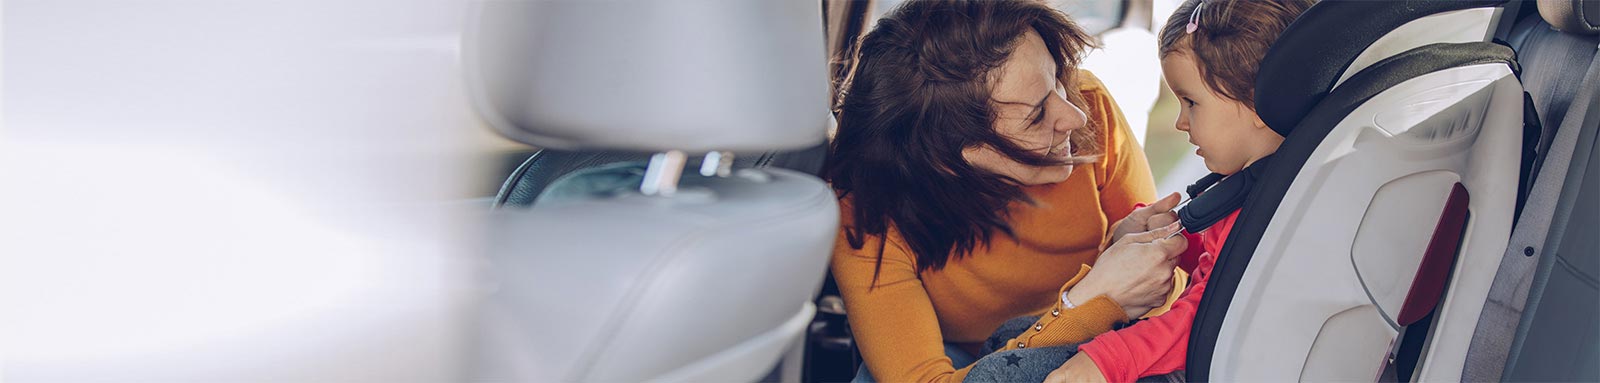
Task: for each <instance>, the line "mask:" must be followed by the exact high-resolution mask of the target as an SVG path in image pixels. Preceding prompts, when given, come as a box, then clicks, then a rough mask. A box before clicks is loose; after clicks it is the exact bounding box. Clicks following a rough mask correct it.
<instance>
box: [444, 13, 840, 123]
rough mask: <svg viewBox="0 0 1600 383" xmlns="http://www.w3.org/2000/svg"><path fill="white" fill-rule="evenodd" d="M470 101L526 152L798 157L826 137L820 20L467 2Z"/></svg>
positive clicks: (816, 17) (466, 63)
mask: <svg viewBox="0 0 1600 383" xmlns="http://www.w3.org/2000/svg"><path fill="white" fill-rule="evenodd" d="M469 9H471V11H472V14H471V15H470V16H469V19H468V20H469V21H468V23H469V25H468V26H467V27H466V28H465V29H466V33H465V34H464V35H463V39H462V66H463V71H464V72H465V75H466V79H465V82H466V88H467V93H468V94H469V99H470V102H471V103H472V104H473V107H474V109H476V111H477V112H478V114H479V115H480V116H481V117H482V118H483V120H484V121H485V122H486V123H487V124H488V125H490V126H491V127H493V128H494V129H495V130H497V131H499V132H500V133H501V134H503V135H505V136H507V137H509V138H512V139H515V140H518V141H522V142H524V143H528V144H531V145H534V146H540V147H546V148H557V149H568V150H573V149H614V150H634V151H643V152H654V151H665V150H683V151H688V152H707V151H712V150H719V151H736V152H761V151H769V150H788V149H800V148H806V147H810V146H813V145H816V144H817V143H819V142H822V140H823V139H824V137H825V134H826V129H827V124H828V121H827V120H828V117H829V115H828V105H827V102H828V94H827V92H828V82H827V55H826V54H825V53H824V34H823V31H822V22H821V20H822V15H821V9H820V7H817V5H816V3H809V2H804V1H746V0H695V1H645V0H615V1H585V0H541V1H497V0H477V1H474V2H473V3H472V4H471V5H470V8H469Z"/></svg>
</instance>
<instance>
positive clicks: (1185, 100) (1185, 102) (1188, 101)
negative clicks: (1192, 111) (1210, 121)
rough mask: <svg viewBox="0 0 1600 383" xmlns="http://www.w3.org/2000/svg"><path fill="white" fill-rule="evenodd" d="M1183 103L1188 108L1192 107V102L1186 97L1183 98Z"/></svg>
mask: <svg viewBox="0 0 1600 383" xmlns="http://www.w3.org/2000/svg"><path fill="white" fill-rule="evenodd" d="M1183 103H1184V104H1188V105H1189V107H1194V100H1190V99H1189V98H1188V97H1184V98H1183Z"/></svg>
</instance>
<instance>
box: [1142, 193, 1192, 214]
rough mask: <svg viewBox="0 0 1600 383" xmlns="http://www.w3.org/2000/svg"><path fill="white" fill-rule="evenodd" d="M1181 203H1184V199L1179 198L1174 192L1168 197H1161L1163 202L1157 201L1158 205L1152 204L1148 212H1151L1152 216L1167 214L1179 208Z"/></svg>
mask: <svg viewBox="0 0 1600 383" xmlns="http://www.w3.org/2000/svg"><path fill="white" fill-rule="evenodd" d="M1179 202H1183V197H1182V196H1179V195H1178V192H1172V194H1168V195H1167V196H1166V197H1161V200H1158V201H1156V203H1153V204H1150V206H1149V209H1148V210H1150V214H1155V213H1166V212H1169V211H1172V208H1175V207H1178V203H1179Z"/></svg>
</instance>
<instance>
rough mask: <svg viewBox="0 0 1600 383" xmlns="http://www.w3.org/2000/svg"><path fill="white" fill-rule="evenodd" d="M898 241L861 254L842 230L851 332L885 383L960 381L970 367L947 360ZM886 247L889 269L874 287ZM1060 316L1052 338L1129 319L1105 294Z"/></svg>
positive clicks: (836, 262)
mask: <svg viewBox="0 0 1600 383" xmlns="http://www.w3.org/2000/svg"><path fill="white" fill-rule="evenodd" d="M894 238H895V237H894V236H890V242H889V243H888V244H887V246H884V245H882V244H883V242H882V239H879V238H867V239H866V240H865V241H864V243H863V246H862V247H861V249H855V248H852V247H851V246H850V244H849V242H848V241H846V238H845V236H844V234H843V233H842V232H841V234H840V236H839V238H838V240H837V241H836V243H835V247H834V253H833V260H832V269H833V275H834V280H835V281H837V282H838V284H839V292H840V294H841V295H843V297H844V302H845V310H846V311H847V312H849V313H850V315H849V316H848V317H849V320H850V329H851V331H852V333H853V334H854V336H855V339H856V343H857V344H858V345H860V349H861V356H862V359H864V361H865V362H866V364H867V368H868V370H869V371H870V372H871V373H872V376H873V378H875V379H876V380H877V381H880V382H959V381H961V380H962V379H963V378H965V376H966V374H967V371H968V369H970V367H969V368H963V369H960V370H957V369H955V367H954V364H953V363H952V362H951V360H950V358H949V357H948V356H945V354H944V338H943V335H942V332H941V331H940V329H939V320H938V316H937V315H936V313H935V312H934V308H933V303H932V300H931V299H930V298H929V296H928V292H927V290H926V289H924V287H923V284H922V280H921V279H919V278H918V275H917V267H916V263H915V258H913V257H911V256H910V254H909V252H908V251H906V250H905V249H904V248H903V247H901V246H900V245H898V244H897V243H896V242H897V241H895V240H894ZM880 248H881V249H883V250H882V251H883V265H882V267H881V268H880V269H879V270H878V276H877V282H876V284H874V282H873V270H874V268H876V266H877V265H876V264H877V252H878V249H880ZM1087 271H1088V268H1087V267H1085V268H1083V269H1082V270H1080V272H1079V273H1078V275H1077V277H1075V278H1073V279H1072V280H1071V281H1069V282H1067V286H1071V285H1073V284H1076V283H1077V281H1078V280H1080V279H1082V278H1083V276H1084V275H1086V274H1087ZM1056 314H1057V317H1060V318H1063V320H1062V321H1061V322H1060V324H1059V325H1057V326H1051V327H1052V331H1051V333H1052V336H1053V337H1067V338H1076V339H1078V341H1079V342H1081V341H1084V340H1088V339H1089V338H1090V337H1093V336H1094V335H1096V334H1099V333H1102V332H1105V331H1108V330H1109V329H1110V327H1111V325H1112V324H1114V323H1116V322H1117V321H1120V320H1125V317H1124V315H1123V313H1122V309H1121V308H1120V306H1118V305H1117V304H1116V303H1115V302H1112V301H1111V300H1110V299H1109V298H1104V297H1100V298H1096V299H1095V300H1092V301H1090V302H1086V303H1085V304H1083V305H1080V306H1078V308H1076V309H1073V310H1066V311H1057V312H1056ZM1047 316H1048V315H1047ZM1013 343H1014V342H1013Z"/></svg>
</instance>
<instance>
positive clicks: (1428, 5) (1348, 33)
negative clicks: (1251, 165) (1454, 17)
mask: <svg viewBox="0 0 1600 383" xmlns="http://www.w3.org/2000/svg"><path fill="white" fill-rule="evenodd" d="M1504 2H1505V0H1468V1H1419V0H1406V1H1367V0H1323V1H1320V2H1318V3H1317V4H1316V5H1313V6H1311V8H1310V9H1307V10H1306V11H1305V13H1302V14H1301V15H1300V17H1299V18H1297V19H1295V21H1294V22H1293V23H1291V24H1289V27H1288V28H1287V29H1285V30H1284V31H1283V33H1282V34H1281V35H1279V37H1278V40H1277V41H1276V42H1274V43H1273V44H1272V46H1271V47H1270V48H1268V49H1267V53H1266V56H1265V57H1263V58H1262V60H1261V69H1260V71H1259V72H1257V74H1256V95H1255V104H1256V114H1258V115H1260V116H1261V120H1262V121H1263V122H1266V123H1267V126H1269V127H1271V128H1272V130H1273V131H1276V132H1278V134H1280V135H1283V136H1285V137H1287V136H1288V135H1289V133H1290V132H1291V131H1292V130H1293V129H1294V126H1295V125H1296V124H1298V123H1299V122H1300V119H1301V118H1303V117H1305V115H1306V113H1308V112H1310V111H1311V108H1312V107H1313V106H1315V105H1317V103H1318V102H1320V101H1321V100H1322V98H1323V97H1326V96H1327V95H1328V92H1330V91H1332V90H1333V88H1334V87H1335V86H1336V85H1338V84H1339V82H1340V81H1341V80H1342V79H1344V78H1345V77H1348V75H1347V74H1346V73H1345V72H1346V71H1350V72H1352V73H1350V74H1353V72H1356V71H1360V70H1361V69H1362V68H1361V67H1353V66H1352V63H1355V62H1356V61H1357V58H1358V57H1359V58H1361V59H1363V61H1368V63H1369V64H1370V62H1376V61H1377V60H1380V59H1382V58H1384V57H1368V56H1363V52H1365V51H1366V50H1367V48H1368V47H1369V46H1372V45H1373V43H1374V42H1377V41H1379V40H1380V39H1384V38H1385V36H1387V35H1389V34H1390V33H1391V32H1393V31H1394V30H1395V29H1396V28H1398V27H1400V26H1402V25H1405V24H1406V23H1408V22H1411V21H1414V20H1417V19H1420V18H1423V17H1427V16H1431V15H1436V14H1440V13H1444V12H1450V11H1457V10H1464V9H1472V8H1483V7H1492V6H1496V5H1499V4H1501V3H1504ZM1413 31H1415V32H1416V33H1428V32H1429V31H1428V30H1427V29H1426V28H1417V29H1414V30H1413ZM1407 32H1408V33H1409V32H1411V31H1407ZM1393 38H1394V37H1390V39H1393ZM1397 53H1400V52H1392V54H1397Z"/></svg>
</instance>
